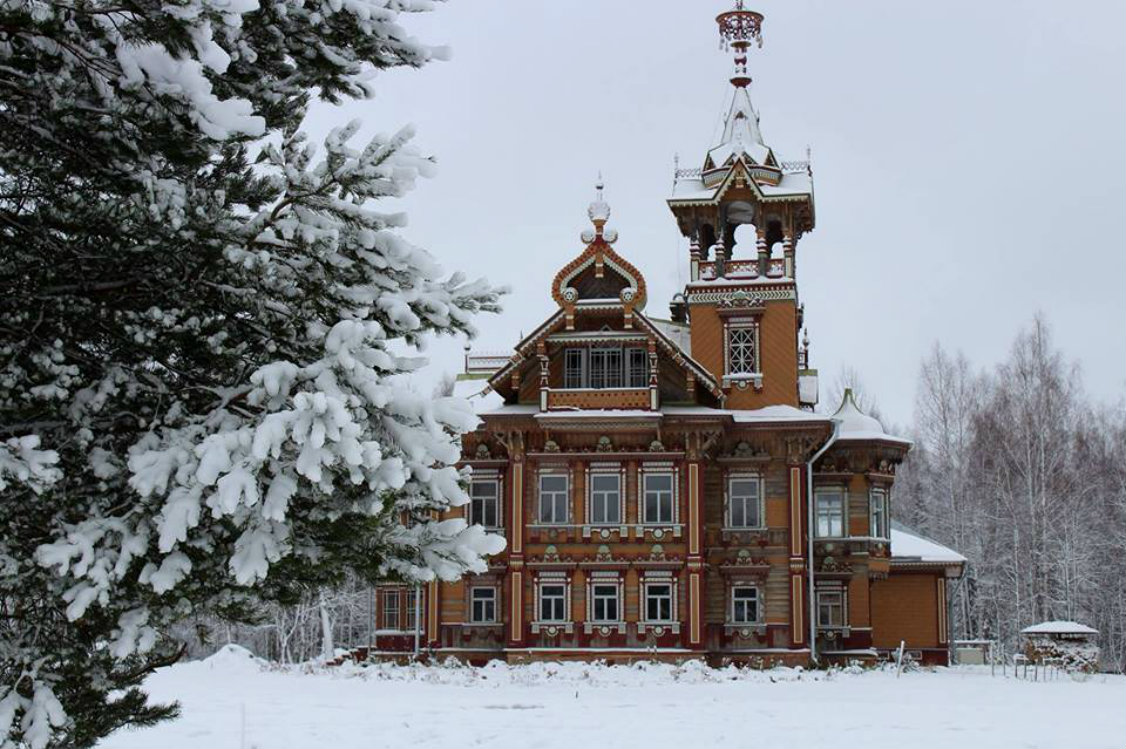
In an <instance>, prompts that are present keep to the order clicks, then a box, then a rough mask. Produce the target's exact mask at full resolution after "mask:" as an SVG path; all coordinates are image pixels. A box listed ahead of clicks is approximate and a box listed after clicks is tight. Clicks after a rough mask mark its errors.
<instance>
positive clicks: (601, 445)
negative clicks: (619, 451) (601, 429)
mask: <svg viewBox="0 0 1126 749" xmlns="http://www.w3.org/2000/svg"><path fill="white" fill-rule="evenodd" d="M613 449H614V443H613V442H611V441H610V438H609V437H607V436H606V435H605V434H604V435H602V436H601V437H599V438H598V447H597V450H598V452H600V453H608V452H612V451H613Z"/></svg>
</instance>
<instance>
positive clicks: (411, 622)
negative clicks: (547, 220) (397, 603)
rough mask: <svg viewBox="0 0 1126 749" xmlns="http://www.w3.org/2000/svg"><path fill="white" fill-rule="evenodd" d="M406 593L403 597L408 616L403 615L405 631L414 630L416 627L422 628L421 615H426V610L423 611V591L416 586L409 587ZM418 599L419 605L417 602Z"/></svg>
mask: <svg viewBox="0 0 1126 749" xmlns="http://www.w3.org/2000/svg"><path fill="white" fill-rule="evenodd" d="M404 593H405V595H404V596H403V599H404V604H405V605H404V609H405V611H406V616H404V617H403V624H404V626H403V631H405V632H414V631H415V629H420V626H419V625H420V622H419V617H421V616H425V615H426V612H425V611H422V602H423V598H422V595H421V593H422V591H420V590H417V589H415V588H407V589H406V590H405V591H404ZM416 601H417V602H418V605H416V604H415V602H416Z"/></svg>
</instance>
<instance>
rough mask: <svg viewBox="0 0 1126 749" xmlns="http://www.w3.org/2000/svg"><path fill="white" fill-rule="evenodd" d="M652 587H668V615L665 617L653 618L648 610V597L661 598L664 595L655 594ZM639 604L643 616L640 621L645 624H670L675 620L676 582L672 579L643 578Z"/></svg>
mask: <svg viewBox="0 0 1126 749" xmlns="http://www.w3.org/2000/svg"><path fill="white" fill-rule="evenodd" d="M653 588H667V589H668V595H667V598H668V609H669V615H668V617H667V618H653V617H651V616H650V615H649V614H650V611H649V600H650V598H657V599H663V598H665V597H666V596H656V595H654V594H653V593H652V592H651V591H652V589H653ZM641 606H642V612H643V613H644V615H645V616H644V618H643V619H642V622H644V623H645V624H672V623H673V622H675V621H677V619H676V582H675V581H673V580H645V581H643V582H642V583H641Z"/></svg>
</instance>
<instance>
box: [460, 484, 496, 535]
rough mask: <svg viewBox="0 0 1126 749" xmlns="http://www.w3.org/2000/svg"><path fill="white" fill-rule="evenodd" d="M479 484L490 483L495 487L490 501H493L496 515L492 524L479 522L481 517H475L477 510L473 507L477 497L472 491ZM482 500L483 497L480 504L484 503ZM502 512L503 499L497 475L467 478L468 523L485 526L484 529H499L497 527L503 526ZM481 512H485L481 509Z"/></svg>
mask: <svg viewBox="0 0 1126 749" xmlns="http://www.w3.org/2000/svg"><path fill="white" fill-rule="evenodd" d="M479 484H492V485H493V487H494V489H495V492H494V494H493V496H492V501H493V503H494V504H493V508H494V509H493V513H494V515H495V516H496V517H495V520H496V523H495V524H493V525H489V524H488V523H484V522H481V520H482V518H478V517H477V510H476V509H475V505H476V504H477V501H478V498H477V497H475V496H474V495H473V491H474V487H476V486H477V485H479ZM484 501H485V500H484V499H482V500H481V502H482V504H484ZM503 512H504V501H503V498H502V497H501V481H500V478H499V477H497V476H474V477H473V478H471V479H470V480H469V513H468V515H469V524H470V525H480V526H482V527H483V528H485V529H486V530H496V529H499V528H503V527H504V514H503ZM482 514H486V513H485V512H484V511H483V512H482Z"/></svg>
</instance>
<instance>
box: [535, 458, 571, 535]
mask: <svg viewBox="0 0 1126 749" xmlns="http://www.w3.org/2000/svg"><path fill="white" fill-rule="evenodd" d="M545 479H562V480H563V489H562V490H561V491H560V490H550V491H548V493H549V494H551V495H552V507H551V509H552V512H551V519H549V520H545V519H544V487H543V484H544V480H545ZM559 495H562V502H563V517H562V519H559V518H558V517H556V512H555V510H557V509H558V506H557V504H556V503H557V502H558V501H559ZM570 518H571V474H570V472H568V471H540V473H539V476H538V478H537V480H536V524H537V525H566V524H567V523H568V522H570Z"/></svg>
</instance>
